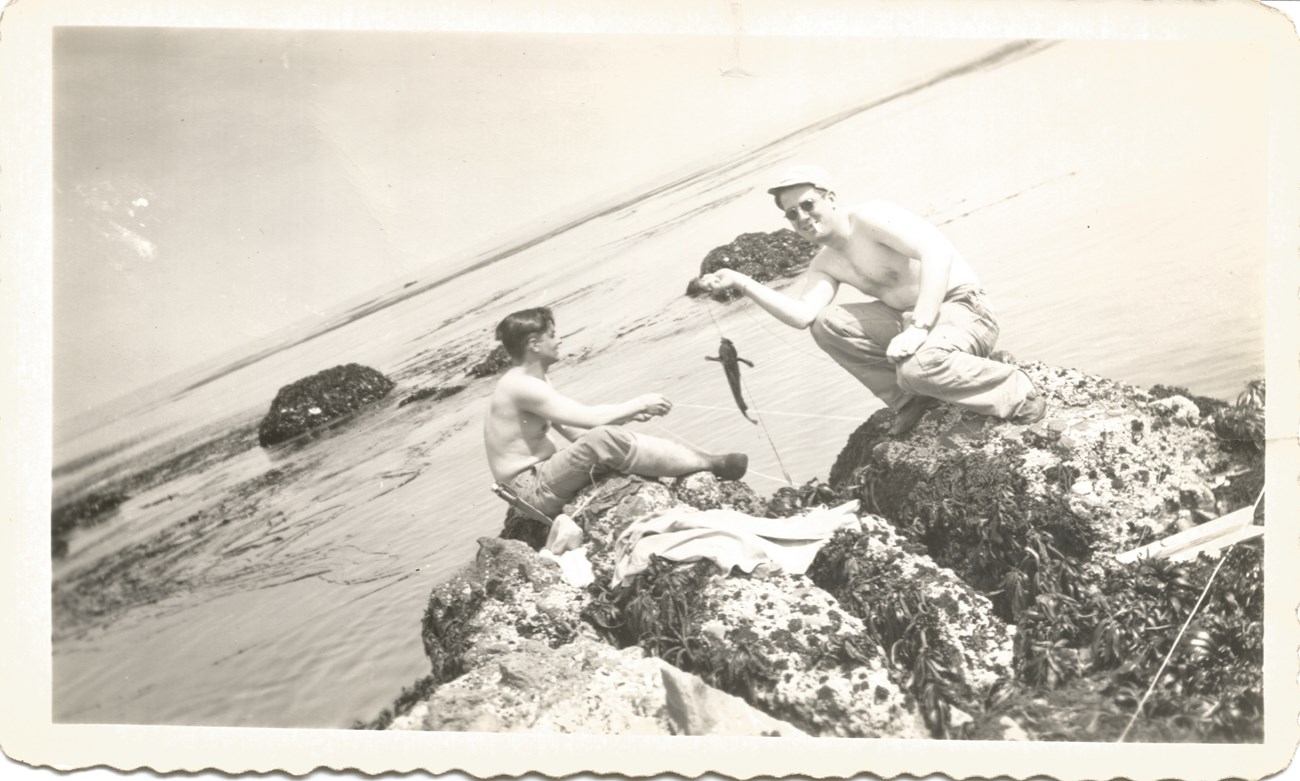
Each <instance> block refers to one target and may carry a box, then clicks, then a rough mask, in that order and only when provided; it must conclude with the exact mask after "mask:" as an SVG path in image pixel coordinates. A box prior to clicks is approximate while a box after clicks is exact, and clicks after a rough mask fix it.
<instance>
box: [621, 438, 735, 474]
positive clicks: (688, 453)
mask: <svg viewBox="0 0 1300 781" xmlns="http://www.w3.org/2000/svg"><path fill="white" fill-rule="evenodd" d="M632 436H633V437H635V438H636V450H635V451H634V452H633V455H632V460H631V462H630V463H629V464H628V466H627V469H626V471H628V472H631V473H632V474H634V475H641V476H643V477H681V476H683V475H689V474H692V473H694V472H703V471H705V470H708V471H710V472H712V473H713V474H715V475H717V476H718V477H721V478H722V479H724V480H739V479H740V478H742V477H744V476H745V471H746V469H748V467H749V457H748V456H746V455H744V454H743V453H727V454H724V455H714V454H712V453H705V452H703V451H700V450H696V449H695V448H691V447H687V446H685V445H681V444H678V443H676V442H672V441H670V440H667V439H660V438H659V437H652V436H649V435H646V434H633V435H632Z"/></svg>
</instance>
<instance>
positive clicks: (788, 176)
mask: <svg viewBox="0 0 1300 781" xmlns="http://www.w3.org/2000/svg"><path fill="white" fill-rule="evenodd" d="M801 184H808V185H812V186H813V187H816V188H817V189H818V190H826V191H827V192H830V191H832V190H834V189H835V187H834V185H832V184H831V175H830V174H828V173H826V169H824V168H821V167H819V166H815V165H796V166H794V167H793V168H790V169H788V170H786V171H785V173H783V174H781V178H780V180H779V181H778V182H777V183H776V184H774V185H772V186H771V187H769V188H767V192H768V194H769V195H776V194H777V192H779V191H781V190H784V189H785V188H787V187H796V186H798V185H801Z"/></svg>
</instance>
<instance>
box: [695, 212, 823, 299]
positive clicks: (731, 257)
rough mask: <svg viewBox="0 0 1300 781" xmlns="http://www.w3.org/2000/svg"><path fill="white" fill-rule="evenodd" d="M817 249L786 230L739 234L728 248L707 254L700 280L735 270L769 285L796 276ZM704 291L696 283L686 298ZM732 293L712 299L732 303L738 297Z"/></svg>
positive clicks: (718, 294)
mask: <svg viewBox="0 0 1300 781" xmlns="http://www.w3.org/2000/svg"><path fill="white" fill-rule="evenodd" d="M815 254H817V247H816V246H815V245H813V244H812V243H810V242H807V241H804V240H803V239H802V238H800V237H799V234H797V233H795V232H794V231H792V230H790V229H789V228H781V229H780V230H776V231H772V232H771V233H742V234H740V235H739V236H737V237H736V238H735V240H734V241H732V242H731V243H730V244H723V245H722V246H720V247H715V248H714V249H712V250H710V251H709V254H707V255H705V256H704V261H703V262H702V263H700V276H704V275H705V274H711V273H713V272H714V271H717V270H718V269H720V268H730V269H735V270H736V271H739V272H741V273H743V274H746V275H748V276H749V277H751V278H752V279H755V280H757V281H759V282H770V281H772V280H774V279H779V278H781V277H788V276H792V275H794V274H798V273H799V272H801V271H803V270H804V269H805V268H807V267H808V264H809V263H810V262H811V261H812V258H813V255H815ZM703 292H704V291H703V290H701V289H700V287H699V283H698V282H697V281H696V280H691V282H690V284H688V285H687V288H686V295H688V296H697V295H700V294H702V293H703ZM739 295H740V294H739V293H736V292H735V291H731V290H727V291H718V292H717V293H714V294H713V298H714V299H715V300H718V301H731V300H732V299H735V298H737V297H739Z"/></svg>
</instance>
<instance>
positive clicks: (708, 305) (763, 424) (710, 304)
mask: <svg viewBox="0 0 1300 781" xmlns="http://www.w3.org/2000/svg"><path fill="white" fill-rule="evenodd" d="M704 306H705V309H706V310H707V311H708V313H709V319H710V320H712V321H713V327H714V328H716V329H717V330H718V336H719V337H720V338H723V339H725V338H726V334H724V333H722V326H720V325H718V318H716V317H714V316H713V300H712V299H709V298H706V299H705V300H704ZM719 354H721V353H719ZM737 372H739V368H737ZM740 384H741V385H743V386H744V388H745V392H746V393H748V394H749V398H750V399H751V400H754V392H753V391H751V390H750V389H749V383H747V382H745V375H744V374H740ZM754 415H755V416H756V417H757V418H758V425H759V427H760V428H762V429H763V436H765V437H767V444H769V445H771V446H772V453H773V455H775V456H776V463H777V466H779V467H781V474H783V475H785V481H786V482H787V483H789V484H790V487H791V488H794V480H793V479H791V477H790V470H788V469H786V468H785V462H784V461H782V460H781V451H779V450H777V448H776V443H775V442H773V441H772V433H771V432H770V431H768V430H767V423H766V422H765V421H764V420H763V416H762V415H759V414H758V410H754Z"/></svg>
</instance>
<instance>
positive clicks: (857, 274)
mask: <svg viewBox="0 0 1300 781" xmlns="http://www.w3.org/2000/svg"><path fill="white" fill-rule="evenodd" d="M827 255H828V257H824V263H823V267H824V269H825V271H826V273H828V274H829V275H830V276H832V277H833V278H835V279H837V280H839V281H840V282H842V283H844V284H847V285H851V286H852V287H855V288H857V289H858V290H861V291H862V292H863V293H866V294H867V295H873V296H879V295H881V294H883V293H887V292H889V291H894V290H897V289H899V288H900V287H909V286H911V285H913V284H914V283H915V279H914V277H915V272H914V270H913V269H912V265H913V261H912V259H911V258H909V257H907V256H906V255H903V254H901V253H899V252H897V251H895V250H894V249H892V248H891V247H887V246H885V245H884V244H880V243H879V242H875V241H869V240H864V241H855V242H854V243H852V244H850V245H849V246H848V247H847V248H846V250H845V251H844V252H835V253H827Z"/></svg>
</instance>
